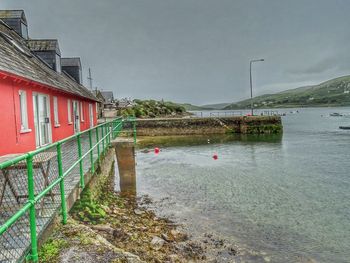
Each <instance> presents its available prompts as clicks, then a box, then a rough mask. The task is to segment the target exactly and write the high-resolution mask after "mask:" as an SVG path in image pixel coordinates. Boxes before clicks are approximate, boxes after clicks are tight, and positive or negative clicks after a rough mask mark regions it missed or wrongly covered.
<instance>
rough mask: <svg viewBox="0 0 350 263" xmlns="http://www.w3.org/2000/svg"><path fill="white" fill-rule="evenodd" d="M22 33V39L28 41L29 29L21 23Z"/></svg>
mask: <svg viewBox="0 0 350 263" xmlns="http://www.w3.org/2000/svg"><path fill="white" fill-rule="evenodd" d="M21 32H22V37H23V38H24V39H28V27H27V26H26V25H25V24H23V23H21Z"/></svg>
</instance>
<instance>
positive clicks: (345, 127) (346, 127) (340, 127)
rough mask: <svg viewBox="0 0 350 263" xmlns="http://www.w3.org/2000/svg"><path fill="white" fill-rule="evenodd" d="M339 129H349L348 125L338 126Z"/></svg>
mask: <svg viewBox="0 0 350 263" xmlns="http://www.w3.org/2000/svg"><path fill="white" fill-rule="evenodd" d="M339 129H342V130H350V126H339Z"/></svg>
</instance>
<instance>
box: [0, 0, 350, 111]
mask: <svg viewBox="0 0 350 263" xmlns="http://www.w3.org/2000/svg"><path fill="white" fill-rule="evenodd" d="M1 8H4V9H19V8H21V9H24V10H25V11H26V15H27V20H28V23H29V32H30V36H31V37H33V38H58V39H59V42H60V47H61V51H62V54H63V56H80V57H81V58H82V62H83V67H84V73H85V74H84V75H85V79H86V75H87V74H86V72H87V69H88V67H91V68H92V72H93V78H94V84H95V85H96V86H99V87H102V88H103V89H105V90H113V91H114V92H115V94H116V95H117V96H127V97H133V98H156V99H161V98H164V99H168V100H173V101H178V102H192V103H196V104H205V103H212V102H222V101H237V100H239V99H243V98H246V97H248V96H249V60H250V59H252V58H260V57H263V58H265V59H266V61H265V62H264V63H260V64H259V65H255V66H254V69H253V74H254V90H255V92H254V93H255V94H257V95H258V94H262V93H264V92H266V91H269V92H271V91H274V90H275V91H277V90H279V89H280V87H281V85H279V84H278V83H285V85H283V86H284V87H289V86H292V85H293V83H295V84H296V85H297V84H298V83H308V82H309V83H314V82H315V81H318V80H320V79H322V80H326V79H327V78H331V77H334V76H337V75H343V74H345V73H346V72H348V68H349V66H350V65H349V62H348V61H350V60H348V59H349V56H348V55H347V53H349V52H348V43H349V42H350V35H349V33H348V25H349V24H350V16H349V15H348V10H349V8H350V1H347V0H332V1H329V0H308V1H305V0H294V1H280V0H269V1H265V0H251V1H246V0H235V1H232V0H220V1H217V0H147V1H144V0H101V1H93V0H74V1H71V0H60V1H54V0H45V1H43V0H31V1H25V0H3V1H2V5H1ZM86 83H87V81H86Z"/></svg>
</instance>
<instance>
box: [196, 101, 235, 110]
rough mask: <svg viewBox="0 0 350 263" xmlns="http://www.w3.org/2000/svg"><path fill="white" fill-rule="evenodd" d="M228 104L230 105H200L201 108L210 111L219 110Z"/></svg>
mask: <svg viewBox="0 0 350 263" xmlns="http://www.w3.org/2000/svg"><path fill="white" fill-rule="evenodd" d="M230 104H231V103H217V104H208V105H202V106H201V107H203V108H206V109H210V110H221V109H223V108H225V107H227V106H228V105H230Z"/></svg>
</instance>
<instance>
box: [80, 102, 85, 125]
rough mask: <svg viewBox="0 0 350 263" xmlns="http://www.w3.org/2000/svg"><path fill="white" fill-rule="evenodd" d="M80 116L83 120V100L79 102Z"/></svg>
mask: <svg viewBox="0 0 350 263" xmlns="http://www.w3.org/2000/svg"><path fill="white" fill-rule="evenodd" d="M80 116H81V121H82V122H84V108H83V102H80Z"/></svg>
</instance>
